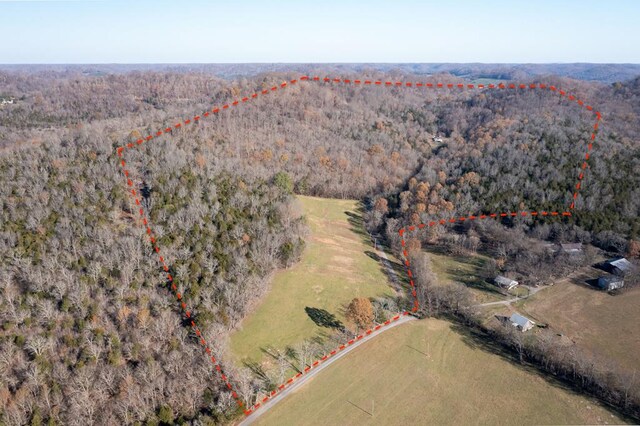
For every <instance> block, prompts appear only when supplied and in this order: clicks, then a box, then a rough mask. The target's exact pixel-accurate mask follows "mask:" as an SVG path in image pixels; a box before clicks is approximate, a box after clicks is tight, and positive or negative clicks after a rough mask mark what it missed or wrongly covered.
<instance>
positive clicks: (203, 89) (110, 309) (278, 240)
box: [0, 70, 640, 424]
mask: <svg viewBox="0 0 640 426" xmlns="http://www.w3.org/2000/svg"><path fill="white" fill-rule="evenodd" d="M312 71H313V70H312ZM317 73H318V74H319V73H320V71H318V72H317ZM314 74H315V73H314ZM298 77H299V74H297V73H295V74H294V73H283V72H276V73H263V74H260V75H257V76H251V77H246V78H239V79H237V80H233V81H229V80H225V79H222V78H219V77H215V76H212V75H210V74H206V73H203V72H160V71H135V72H123V73H117V74H106V75H101V74H100V73H95V74H85V75H82V74H78V73H77V72H62V73H59V72H40V71H38V72H36V73H35V74H33V73H31V74H29V75H27V74H24V73H22V72H19V71H9V72H2V73H0V97H1V98H2V99H5V98H7V99H12V100H14V102H12V103H11V104H3V105H0V147H1V150H0V206H1V207H0V259H1V260H0V285H1V291H0V322H1V323H2V329H1V330H0V401H1V402H2V404H1V406H3V407H6V408H5V409H4V411H3V414H2V416H3V417H2V419H1V421H2V422H5V423H8V424H24V423H27V422H29V421H32V419H33V418H34V417H35V418H40V419H49V418H54V419H58V420H61V421H63V422H65V423H69V422H70V420H72V419H73V420H74V421H76V422H78V423H85V424H86V423H90V420H91V419H94V418H95V417H96V416H98V415H99V416H102V419H103V421H104V422H105V423H115V424H122V423H133V422H135V421H145V420H149V419H156V416H159V415H161V414H162V413H166V407H167V406H170V407H172V408H171V409H172V410H174V414H175V417H176V418H179V417H181V418H183V419H194V418H199V419H204V418H207V419H213V420H215V421H218V422H223V421H225V420H227V419H229V418H231V417H233V416H234V415H235V414H236V410H237V406H236V404H235V402H234V401H233V399H232V398H231V396H230V394H229V393H228V392H226V390H225V387H224V384H223V383H222V382H221V381H220V380H219V379H216V378H215V377H217V376H212V375H211V374H210V368H211V366H210V363H209V362H208V361H207V359H206V358H205V357H204V356H202V351H201V348H200V347H198V345H197V344H194V340H195V339H194V338H195V335H194V334H193V332H192V331H190V329H186V328H184V327H182V323H181V317H180V314H179V313H180V312H179V309H177V308H178V306H177V305H176V304H175V303H174V301H173V300H172V299H171V298H170V297H169V294H170V293H169V292H168V291H167V283H166V282H165V281H164V278H163V277H164V275H162V274H161V269H160V268H159V265H158V264H157V263H155V258H154V257H152V256H151V254H153V253H152V252H151V250H152V249H151V247H150V246H149V245H148V243H147V240H146V239H145V238H146V237H145V230H144V228H142V227H141V226H140V221H139V219H138V216H137V215H136V214H135V213H136V212H137V211H138V209H139V207H138V206H135V205H134V204H132V200H131V199H130V197H129V196H128V194H127V191H126V183H125V180H124V178H123V176H122V174H121V172H120V166H119V159H118V157H117V155H116V154H115V152H116V148H117V147H119V146H122V145H123V144H126V143H128V142H134V141H136V140H138V139H139V138H141V137H142V136H145V135H148V134H152V133H155V132H156V131H158V130H159V129H165V128H166V127H167V126H173V125H174V124H175V123H176V122H177V121H180V120H186V119H187V118H191V117H193V116H194V115H195V114H201V113H203V112H204V111H210V109H211V107H212V106H213V105H217V106H221V105H222V104H225V103H227V102H229V101H231V100H234V99H240V98H241V97H243V96H247V95H250V94H252V93H254V92H256V91H260V90H262V89H264V88H271V87H273V86H276V85H280V84H281V83H282V82H283V81H288V80H290V79H292V78H298ZM331 77H333V76H331ZM340 77H344V78H348V79H356V78H360V79H363V80H364V79H371V80H376V79H381V80H383V81H384V80H392V81H422V82H433V83H435V82H440V83H451V84H454V85H457V84H458V83H463V84H468V83H469V81H467V80H465V79H462V78H459V77H456V76H452V75H448V74H439V75H437V76H429V77H425V76H424V75H413V74H406V73H403V72H401V71H393V72H389V73H388V74H385V73H382V72H379V71H363V72H362V73H361V74H349V73H346V74H343V75H341V76H340ZM521 82H522V83H525V84H528V83H538V82H543V83H546V84H554V85H556V86H558V87H562V88H563V89H564V90H566V91H567V92H570V93H572V94H573V95H575V96H576V97H578V98H579V99H583V100H584V101H586V102H589V103H590V104H593V106H594V107H596V108H598V109H599V110H600V111H602V113H603V120H602V122H601V130H600V132H599V133H598V137H597V140H596V144H595V147H594V151H593V155H592V160H591V162H590V164H591V167H590V169H589V170H588V173H587V175H586V178H585V180H584V187H583V189H582V190H581V192H580V194H581V196H580V198H579V199H578V200H577V204H576V209H575V211H574V217H573V218H572V219H568V220H567V221H566V222H563V224H559V225H558V226H561V227H564V228H562V229H561V230H560V231H563V232H570V233H573V234H572V235H579V236H580V238H581V239H583V240H585V241H586V240H593V241H597V242H599V244H602V245H609V246H611V247H613V248H614V249H616V250H619V251H624V250H625V247H626V244H627V241H628V239H629V238H631V237H634V236H635V235H636V234H637V232H638V216H639V213H640V212H639V206H640V194H639V193H638V191H639V189H638V188H639V185H638V184H639V183H640V182H639V177H638V172H637V171H638V170H640V150H639V148H638V141H639V139H638V135H639V134H640V133H639V131H638V130H639V124H638V121H637V119H636V117H637V114H638V96H639V91H638V80H635V81H632V82H627V83H621V84H615V85H606V84H602V83H589V82H584V81H577V80H570V79H566V78H561V77H549V78H545V79H544V80H541V79H539V78H525V79H524V80H522V81H521ZM454 87H455V88H454V89H453V90H449V89H441V90H438V89H427V88H416V87H412V88H407V87H385V86H384V85H383V86H382V87H378V86H372V87H356V86H354V85H349V84H335V83H324V82H300V83H298V84H296V85H290V86H289V87H287V88H286V89H282V90H278V91H277V92H271V91H269V94H267V95H264V96H262V95H261V96H259V97H258V98H257V99H255V100H251V101H250V102H246V103H242V104H241V106H238V107H237V108H231V109H230V111H224V112H223V113H220V114H211V115H210V116H209V117H207V118H202V119H201V120H199V121H198V122H197V123H195V124H191V125H189V126H183V127H182V128H181V129H180V130H175V131H174V132H172V135H166V136H164V137H162V138H158V139H157V140H153V141H151V142H148V143H144V144H143V145H141V146H139V147H138V148H136V149H133V150H128V151H127V154H126V161H127V165H128V168H129V169H130V170H131V178H132V182H135V185H136V187H137V188H138V189H139V190H140V193H141V194H142V196H143V200H142V203H141V204H142V207H143V208H144V209H145V210H146V211H147V212H148V216H149V218H150V222H151V225H152V227H153V229H154V233H155V235H156V237H157V240H158V244H159V245H160V246H161V247H162V252H163V256H164V258H165V259H166V261H167V263H168V264H169V265H171V274H172V275H173V276H174V277H175V279H176V282H177V283H178V284H179V288H180V292H181V293H182V294H184V295H185V300H187V301H188V303H189V306H190V307H191V308H192V309H193V313H194V316H195V318H196V319H197V320H198V323H199V324H200V325H201V327H202V331H203V335H204V336H205V337H206V339H207V341H209V342H213V343H212V345H213V347H214V349H215V352H216V354H217V355H220V357H221V359H222V366H223V368H224V369H225V372H226V374H228V376H229V377H230V378H231V380H232V381H233V382H234V384H235V385H236V386H237V389H238V392H239V393H240V394H241V396H240V397H241V398H247V399H249V398H250V396H251V394H252V391H253V388H254V384H253V383H252V382H251V381H250V380H248V379H246V376H244V375H243V374H242V371H240V370H237V369H235V368H234V367H233V366H232V365H229V364H228V363H226V362H225V360H226V359H227V358H225V356H224V355H225V351H226V343H225V342H226V338H227V336H228V333H229V331H230V330H232V329H233V328H234V327H237V325H238V323H239V321H240V319H241V318H242V317H243V316H244V315H245V314H246V312H247V311H248V310H250V309H251V307H252V303H255V301H257V300H259V299H260V297H261V296H262V295H263V294H264V293H265V292H266V291H267V288H268V277H269V274H270V273H271V272H272V271H273V270H274V269H275V268H277V267H279V266H285V265H289V264H292V263H293V262H295V261H296V259H297V256H298V255H299V253H300V251H301V249H302V246H303V239H304V234H305V225H304V220H303V219H302V218H301V217H300V212H299V211H298V209H297V206H296V204H295V202H294V199H293V193H294V192H296V193H300V194H310V195H319V196H326V197H338V198H347V197H350V198H359V199H364V200H370V201H373V202H374V203H376V205H380V206H382V204H384V203H380V204H377V202H378V201H379V200H382V199H384V200H386V206H382V207H384V208H381V209H380V210H379V211H378V213H379V214H378V216H377V217H373V216H372V221H371V223H372V224H373V226H374V227H376V226H378V227H384V225H385V224H388V223H391V221H392V220H394V221H396V222H395V223H396V224H398V223H403V224H405V223H409V222H410V221H413V220H416V217H415V216H414V215H417V216H418V218H417V220H428V219H429V218H438V219H440V218H442V217H445V218H448V217H450V216H451V215H452V214H456V215H457V214H461V215H462V214H470V213H477V212H487V211H496V210H513V209H525V208H526V209H563V208H564V207H565V206H566V205H567V204H568V201H570V199H571V196H572V193H573V188H574V185H575V183H576V178H577V175H578V173H579V171H580V165H581V163H582V160H583V158H584V155H585V144H586V143H588V140H589V135H590V132H591V129H592V127H593V124H594V121H593V115H592V114H589V113H587V112H586V110H584V109H580V108H578V107H577V105H576V104H575V103H571V102H569V101H567V100H566V99H564V98H560V97H559V96H558V95H557V94H555V95H554V94H552V93H551V92H549V91H543V90H537V89H536V90H510V89H504V90H503V89H495V90H493V89H492V90H489V89H485V90H466V89H465V90H460V89H457V86H454ZM136 145H137V144H136ZM374 203H370V205H373V204H374ZM533 225H534V224H532V226H533ZM527 226H528V225H527ZM187 366H188V368H187ZM163 410H164V411H163Z"/></svg>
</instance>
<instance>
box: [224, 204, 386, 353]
mask: <svg viewBox="0 0 640 426" xmlns="http://www.w3.org/2000/svg"><path fill="white" fill-rule="evenodd" d="M299 200H300V202H301V203H302V206H303V209H304V212H305V216H306V218H307V221H308V224H309V228H310V230H311V233H310V236H309V238H308V239H307V246H306V248H305V251H304V253H303V255H302V259H301V261H300V262H298V263H297V264H296V265H294V266H293V267H291V268H289V269H287V270H282V271H279V272H277V273H276V274H275V276H274V279H273V282H272V288H271V290H270V291H269V293H268V294H267V296H266V297H265V299H264V300H263V301H262V302H261V303H260V305H259V306H258V307H257V308H256V310H255V312H253V313H252V314H251V315H250V316H248V317H247V318H246V319H245V321H243V323H242V324H241V328H240V330H239V331H237V332H236V333H234V334H233V335H232V336H231V345H230V346H231V351H232V355H233V357H234V358H235V360H236V361H252V362H261V361H263V360H264V359H265V354H264V352H263V350H264V349H267V348H269V347H275V348H279V349H285V348H286V347H287V346H291V345H294V344H295V343H297V342H301V341H302V340H304V339H308V338H313V337H317V336H322V335H323V334H324V333H327V332H328V331H329V330H330V329H328V328H325V327H321V326H318V325H316V323H315V322H314V321H313V320H312V319H311V318H310V316H309V314H308V313H307V312H308V311H310V310H309V309H305V308H310V309H311V310H315V312H321V310H325V311H326V313H328V314H329V315H334V316H335V318H336V319H337V320H338V321H342V322H344V315H343V308H344V306H346V305H347V304H348V303H349V302H350V301H351V300H352V299H353V298H354V297H369V296H381V295H389V296H391V295H394V291H393V290H392V289H391V287H390V286H389V279H388V275H387V273H386V272H385V270H384V267H383V265H382V264H381V263H380V262H379V261H378V260H377V257H376V255H375V254H374V253H372V252H373V248H372V246H371V243H370V242H369V238H368V236H367V235H366V233H365V232H364V231H363V228H362V226H361V220H360V218H359V216H358V213H357V209H358V202H357V201H353V200H334V199H325V198H315V197H302V196H301V197H299ZM391 260H393V259H391Z"/></svg>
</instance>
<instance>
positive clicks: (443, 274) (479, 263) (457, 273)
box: [427, 248, 505, 303]
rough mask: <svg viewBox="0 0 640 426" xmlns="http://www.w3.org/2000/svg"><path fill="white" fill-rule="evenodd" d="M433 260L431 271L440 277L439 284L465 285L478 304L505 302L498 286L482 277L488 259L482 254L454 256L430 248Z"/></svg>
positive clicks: (429, 251)
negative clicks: (456, 283)
mask: <svg viewBox="0 0 640 426" xmlns="http://www.w3.org/2000/svg"><path fill="white" fill-rule="evenodd" d="M427 253H428V254H429V258H430V259H431V269H432V271H433V272H434V273H435V274H436V276H437V277H438V282H439V283H442V284H448V283H452V282H459V283H463V284H465V285H466V286H467V287H469V288H470V289H471V291H472V292H473V293H474V295H475V296H476V299H477V300H478V303H486V302H496V301H498V300H504V299H505V297H504V296H503V295H502V294H500V292H499V291H498V289H497V288H496V286H494V285H493V284H490V283H487V282H485V281H484V279H483V278H481V277H480V270H481V269H482V267H483V265H484V263H485V262H486V261H487V257H486V256H483V255H481V254H475V255H473V256H471V255H469V256H454V255H450V254H444V253H441V252H439V251H437V250H435V249H433V248H428V249H427Z"/></svg>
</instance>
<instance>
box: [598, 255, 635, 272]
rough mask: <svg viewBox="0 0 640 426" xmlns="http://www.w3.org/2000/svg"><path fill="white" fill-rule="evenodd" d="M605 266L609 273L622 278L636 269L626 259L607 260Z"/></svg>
mask: <svg viewBox="0 0 640 426" xmlns="http://www.w3.org/2000/svg"><path fill="white" fill-rule="evenodd" d="M605 264H606V265H607V269H608V270H609V272H611V273H612V274H616V275H620V276H624V275H626V274H627V273H629V272H631V270H632V269H633V268H634V265H633V263H631V262H629V261H628V260H627V259H625V258H624V257H618V258H615V259H611V260H607V261H606V262H605Z"/></svg>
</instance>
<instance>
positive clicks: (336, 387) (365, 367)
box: [255, 319, 624, 425]
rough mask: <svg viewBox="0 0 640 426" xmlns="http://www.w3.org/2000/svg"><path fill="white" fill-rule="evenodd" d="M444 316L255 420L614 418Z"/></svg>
mask: <svg viewBox="0 0 640 426" xmlns="http://www.w3.org/2000/svg"><path fill="white" fill-rule="evenodd" d="M454 327H455V326H453V325H451V324H450V323H448V322H446V321H441V320H434V319H429V320H422V321H414V322H410V323H407V324H403V325H402V326H400V327H397V328H394V329H392V330H389V331H388V332H386V333H384V334H382V335H380V336H379V337H377V338H376V339H374V340H371V341H369V342H366V343H365V344H363V345H362V346H361V347H358V348H356V349H355V350H354V351H353V352H352V353H350V354H349V355H347V356H346V357H345V358H343V359H341V360H339V361H337V362H336V364H335V365H333V366H332V367H331V368H330V369H328V370H327V371H325V372H323V373H322V374H321V375H320V376H318V377H315V378H313V379H312V380H311V381H310V382H309V383H307V384H306V385H305V386H304V387H302V388H301V389H299V390H297V391H296V392H295V393H293V394H292V395H289V396H288V397H287V398H285V399H284V400H283V401H282V402H281V403H280V404H278V405H277V406H275V407H274V408H272V409H271V410H269V411H267V412H265V413H264V414H263V415H262V416H261V417H260V418H259V419H258V421H256V422H255V424H258V425H294V424H295V425H325V424H342V425H360V424H379V425H399V424H577V423H580V424H594V423H599V424H607V423H609V424H613V423H622V422H623V421H624V420H623V419H621V418H620V417H618V415H617V414H615V413H612V412H609V411H608V410H607V409H605V408H604V407H602V406H601V405H599V404H598V403H597V402H596V401H594V400H591V399H589V398H586V397H584V396H581V395H578V394H575V393H574V392H572V391H571V390H568V389H565V388H563V387H561V385H559V384H555V383H550V382H548V381H546V380H545V379H543V378H542V377H540V376H539V375H537V374H536V373H534V372H532V371H529V370H527V369H525V368H523V367H521V366H519V365H517V364H515V363H512V362H510V361H508V360H506V359H504V358H502V357H501V356H500V355H497V354H494V353H491V352H489V351H486V350H485V349H483V348H481V347H479V345H478V342H477V341H475V340H473V338H471V337H469V336H467V335H463V334H461V333H460V332H458V331H455V330H454Z"/></svg>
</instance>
